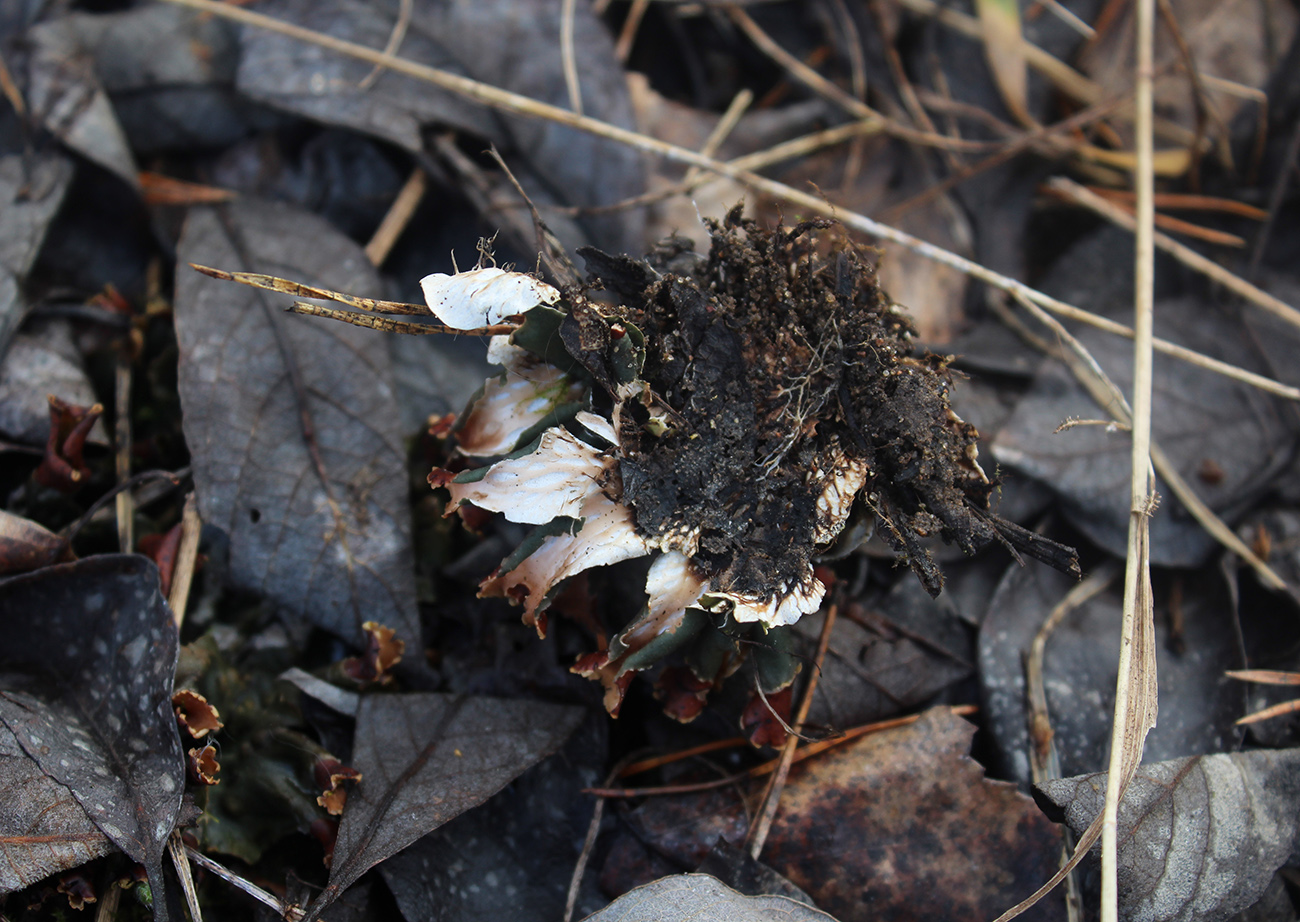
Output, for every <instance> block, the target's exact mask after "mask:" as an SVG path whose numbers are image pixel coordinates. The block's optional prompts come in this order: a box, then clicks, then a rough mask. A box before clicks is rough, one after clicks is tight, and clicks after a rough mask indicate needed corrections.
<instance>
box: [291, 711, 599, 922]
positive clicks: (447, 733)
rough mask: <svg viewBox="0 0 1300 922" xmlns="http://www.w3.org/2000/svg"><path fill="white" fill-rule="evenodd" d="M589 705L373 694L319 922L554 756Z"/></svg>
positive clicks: (356, 744) (317, 906)
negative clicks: (416, 846) (358, 777)
mask: <svg viewBox="0 0 1300 922" xmlns="http://www.w3.org/2000/svg"><path fill="white" fill-rule="evenodd" d="M581 719H582V709H581V708H574V707H562V706H559V705H554V704H545V703H542V702H536V701H508V700H504V699H496V698H463V697H457V696H453V695H435V694H407V695H369V696H366V697H365V698H363V699H362V701H361V706H360V708H359V709H358V711H357V730H356V736H355V738H354V740H353V756H352V761H353V764H354V766H355V767H356V768H357V769H358V770H359V771H360V772H361V773H362V775H363V776H364V777H363V779H362V781H361V784H360V785H358V787H357V789H356V790H355V791H353V792H352V794H351V795H350V796H349V797H348V807H347V810H346V811H344V814H343V821H342V823H341V824H340V826H339V832H338V841H337V843H336V845H335V851H334V861H333V864H332V866H331V868H330V880H329V886H327V887H326V888H325V890H324V891H323V892H322V893H321V894H320V896H319V897H317V899H316V900H315V901H314V902H313V903H312V905H311V907H310V909H309V911H308V914H307V919H306V920H304V922H312V920H314V919H316V918H318V917H319V916H320V914H321V912H323V911H324V910H325V909H326V908H327V907H328V906H329V905H330V904H331V903H333V902H334V901H335V900H336V899H338V898H339V896H341V895H342V893H343V891H344V890H346V889H347V888H348V887H349V886H351V885H352V883H353V882H354V881H356V880H357V878H359V877H360V876H361V875H362V874H364V873H365V872H366V871H368V870H369V869H370V868H372V867H374V866H375V865H376V864H378V863H379V862H381V861H383V860H384V859H385V858H388V857H390V856H392V855H394V854H396V853H397V852H398V851H400V850H402V849H403V848H405V847H406V846H408V845H410V844H411V843H412V842H414V841H415V840H416V839H418V838H420V837H421V836H423V835H424V834H425V833H428V832H430V831H432V830H434V829H436V828H438V827H439V826H441V825H442V824H443V823H445V822H447V821H448V820H450V819H452V818H453V817H455V816H458V815H459V814H461V813H463V812H465V811H466V810H468V809H470V808H471V807H476V806H478V805H479V804H481V803H483V801H485V800H487V799H488V798H489V797H491V796H492V795H493V794H495V793H496V792H497V791H499V790H501V788H503V787H505V785H506V784H508V783H509V782H510V781H512V780H513V779H514V778H516V777H518V776H519V775H520V774H521V773H522V772H523V771H524V770H525V769H527V768H529V767H530V766H531V765H533V764H535V763H536V762H538V761H540V760H541V759H543V758H545V757H546V756H547V755H550V753H552V752H554V751H555V750H556V749H557V748H559V746H560V745H561V744H562V743H563V742H564V741H565V740H566V739H567V738H568V736H569V734H570V733H572V732H573V730H574V729H575V728H576V727H577V726H578V723H579V721H580V720H581Z"/></svg>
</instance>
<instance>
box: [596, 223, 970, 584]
mask: <svg viewBox="0 0 1300 922" xmlns="http://www.w3.org/2000/svg"><path fill="white" fill-rule="evenodd" d="M710 229H711V233H712V247H711V250H710V254H709V256H708V258H707V259H704V258H701V257H695V256H694V254H692V253H690V252H689V251H688V250H686V249H685V248H684V246H682V245H681V244H677V243H674V242H672V241H669V242H668V243H666V244H664V245H661V246H660V248H659V249H658V250H657V251H656V252H655V253H654V254H652V255H651V256H650V257H649V258H648V260H647V261H646V262H644V263H641V262H639V261H634V260H628V259H626V258H616V257H607V256H605V255H604V254H600V253H597V252H594V251H586V252H585V253H584V255H585V256H586V257H587V259H588V268H589V269H590V270H592V273H593V276H594V277H595V278H596V279H597V280H598V281H599V282H600V283H601V284H602V285H603V286H604V287H605V288H607V289H609V290H610V291H612V292H614V293H615V295H616V296H617V297H618V299H619V301H620V303H621V308H620V309H619V310H618V312H617V314H618V317H612V316H608V315H605V314H603V313H602V310H601V309H598V308H595V307H590V306H587V307H586V309H585V310H584V309H582V308H579V309H575V311H574V316H575V317H576V318H577V319H576V320H575V327H578V328H580V327H587V328H591V327H595V326H604V327H606V328H612V327H613V326H614V325H616V324H618V323H620V322H624V323H631V324H633V325H635V327H636V328H637V329H638V330H639V331H640V332H641V333H642V334H643V336H644V364H643V367H642V368H641V371H640V376H639V382H640V383H638V385H637V386H636V387H628V386H626V385H623V386H620V385H617V384H615V385H614V386H613V387H612V388H610V396H611V398H612V399H613V401H614V403H615V409H614V414H613V416H614V419H615V420H616V424H617V429H618V434H619V439H620V444H621V460H620V472H621V475H622V484H623V490H624V501H625V502H627V503H628V504H630V505H631V506H632V508H633V510H634V513H635V520H636V525H637V528H638V529H639V530H641V531H642V532H643V533H644V534H645V535H647V536H649V537H650V538H651V539H653V540H655V541H657V542H660V544H661V546H665V547H671V548H673V549H677V550H681V551H682V552H683V553H686V554H688V555H689V556H690V557H691V558H692V559H693V561H694V562H695V565H696V566H697V567H698V568H699V570H700V571H701V572H702V573H705V574H708V575H709V577H710V579H711V581H712V585H713V587H714V589H716V590H719V591H722V592H725V593H735V594H741V595H745V596H749V597H756V598H768V597H771V596H773V595H776V594H780V593H788V592H790V591H791V590H792V588H793V587H796V586H799V585H800V584H806V583H807V581H808V580H809V579H811V566H810V561H811V559H812V557H813V555H814V554H815V553H817V551H818V550H819V548H821V547H823V546H824V545H825V544H826V543H828V542H829V541H831V540H832V539H833V538H834V537H835V535H836V534H838V532H839V530H840V528H841V527H842V526H843V523H844V520H845V518H846V517H847V515H848V511H849V506H850V505H851V504H852V502H853V500H854V497H855V496H856V495H858V494H859V493H861V494H863V496H864V500H865V502H866V503H868V504H870V505H871V506H872V507H873V509H874V512H875V513H877V514H879V515H880V516H881V517H882V518H883V519H884V520H885V523H886V526H887V527H886V534H887V536H888V537H889V539H890V540H891V541H893V542H894V543H895V544H896V545H897V546H898V547H899V548H900V550H902V551H904V552H905V553H906V554H907V556H908V557H909V559H910V560H911V561H912V563H913V566H914V567H915V568H916V569H917V572H918V575H920V576H921V578H922V580H923V581H925V582H926V585H927V588H930V589H931V591H938V588H939V586H940V585H941V582H940V577H939V575H938V571H937V569H936V568H935V567H934V566H933V564H932V563H931V562H930V561H929V557H928V555H927V553H926V551H925V549H924V548H923V547H922V544H921V541H922V539H923V538H924V537H926V536H928V535H929V534H931V533H934V534H940V535H942V536H943V537H944V538H946V539H948V540H950V541H955V542H956V543H958V544H959V545H961V546H962V547H964V548H966V549H968V550H973V549H974V547H975V546H976V545H978V544H981V543H983V542H984V541H986V540H987V539H988V538H989V537H991V536H992V530H991V529H990V527H989V526H988V525H987V524H986V523H985V522H984V521H983V520H982V519H981V518H980V517H979V512H980V511H982V510H984V509H986V508H987V503H988V495H989V490H990V486H989V483H988V481H987V478H985V477H984V475H983V472H982V471H980V469H979V467H978V464H976V463H975V462H974V460H973V459H974V457H975V442H976V439H977V433H976V432H975V430H974V428H973V427H971V426H969V425H966V424H965V423H963V422H961V420H960V419H958V418H957V417H956V416H955V414H953V413H952V411H951V409H950V408H949V405H948V387H949V374H948V371H947V367H946V362H945V361H944V360H943V359H942V358H940V357H936V356H930V355H917V354H916V352H915V350H914V348H913V345H912V338H913V334H912V329H911V326H910V325H909V323H908V322H907V319H906V317H905V316H904V315H903V314H902V313H901V312H900V311H899V310H897V309H896V308H895V307H894V306H893V305H892V304H891V302H890V300H889V298H888V297H887V296H886V295H885V293H884V292H883V291H882V290H881V289H880V286H879V284H878V280H877V277H876V272H875V269H874V268H873V267H872V265H871V264H870V263H869V262H868V261H867V260H865V259H864V258H863V257H862V256H861V255H860V253H859V252H858V250H857V249H856V248H855V247H854V246H852V245H851V244H850V242H849V241H847V240H846V239H845V238H844V235H843V233H842V231H841V229H840V228H839V227H838V225H834V224H833V223H832V222H829V221H824V220H819V221H806V222H803V223H800V224H797V225H795V226H794V227H790V228H786V227H781V226H778V227H777V228H775V229H772V230H765V229H762V228H760V227H759V226H758V225H757V224H755V223H754V222H751V221H743V220H741V219H740V218H739V215H738V214H736V213H733V214H732V215H730V216H728V218H727V220H726V221H725V222H723V223H722V224H711V225H710ZM584 315H585V316H584ZM593 315H600V316H602V317H603V318H604V322H603V323H602V322H600V321H597V320H595V319H594V317H593ZM588 338H589V340H591V339H592V337H591V336H590V334H589V336H588ZM604 353H605V354H608V350H604ZM584 364H587V365H588V367H589V368H590V367H592V365H593V364H598V363H591V362H586V363H584ZM593 374H594V376H595V377H596V378H597V379H598V380H600V379H601V378H602V377H604V378H606V380H611V376H610V375H609V374H607V373H603V369H593Z"/></svg>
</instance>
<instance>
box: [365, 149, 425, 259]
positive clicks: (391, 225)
mask: <svg viewBox="0 0 1300 922" xmlns="http://www.w3.org/2000/svg"><path fill="white" fill-rule="evenodd" d="M428 186H429V182H428V179H427V178H426V177H425V173H424V170H423V169H422V168H421V167H418V166H417V167H416V168H415V169H414V170H412V171H411V175H410V176H408V177H407V179H406V182H405V183H404V184H403V185H402V188H401V191H399V192H398V193H397V198H395V199H393V204H392V205H390V206H388V211H387V212H386V213H385V214H384V219H383V220H382V221H380V222H379V227H377V228H376V229H375V232H374V234H373V235H372V236H371V238H370V241H369V242H368V243H367V244H366V259H368V260H370V264H371V265H372V266H382V265H383V264H384V260H386V259H388V254H389V253H391V252H392V251H393V247H394V246H396V245H397V241H398V239H399V238H400V237H401V236H402V232H403V231H405V230H406V225H408V224H410V223H411V218H413V217H414V216H415V211H416V209H417V208H419V207H420V202H421V201H422V200H423V199H424V193H425V191H426V190H427V189H428Z"/></svg>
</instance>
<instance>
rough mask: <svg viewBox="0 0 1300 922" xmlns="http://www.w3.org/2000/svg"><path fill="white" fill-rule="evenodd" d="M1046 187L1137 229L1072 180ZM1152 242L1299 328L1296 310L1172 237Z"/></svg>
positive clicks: (1130, 220) (1120, 212)
mask: <svg viewBox="0 0 1300 922" xmlns="http://www.w3.org/2000/svg"><path fill="white" fill-rule="evenodd" d="M1048 186H1049V187H1050V188H1051V189H1052V190H1053V191H1055V192H1058V193H1060V194H1061V195H1063V196H1065V197H1066V198H1068V199H1069V200H1070V201H1072V202H1077V203H1078V204H1080V205H1083V206H1085V207H1086V208H1089V209H1091V210H1092V211H1095V212H1096V213H1097V214H1099V215H1101V216H1102V217H1104V218H1106V219H1107V220H1108V221H1111V222H1113V223H1115V224H1118V225H1119V226H1120V227H1123V228H1125V229H1126V230H1129V231H1133V230H1135V229H1136V227H1137V224H1136V221H1135V219H1134V217H1133V216H1132V215H1130V214H1129V213H1128V212H1126V211H1125V210H1124V209H1123V208H1120V207H1118V206H1116V205H1115V204H1113V203H1112V202H1108V201H1106V199H1104V198H1103V197H1102V196H1100V195H1097V194H1096V193H1095V192H1093V191H1091V190H1090V189H1088V188H1086V187H1084V186H1081V185H1079V184H1078V183H1076V182H1074V181H1073V180H1070V179H1066V178H1065V177H1064V176H1057V177H1055V178H1053V179H1051V180H1050V181H1049V182H1048ZM1153 238H1154V240H1155V243H1156V245H1157V246H1159V247H1160V249H1162V250H1164V251H1165V252H1166V253H1169V254H1170V255H1171V256H1173V257H1174V258H1175V259H1177V260H1178V261H1179V262H1181V263H1183V264H1184V265H1186V266H1190V267H1191V268H1193V269H1195V270H1196V271H1197V272H1200V273H1203V274H1204V275H1206V276H1208V277H1209V278H1211V279H1213V280H1214V281H1215V282H1218V283H1219V284H1220V285H1222V286H1223V287H1224V288H1226V289H1228V290H1229V291H1231V292H1232V293H1233V294H1236V295H1240V296H1241V297H1242V298H1245V299H1246V300H1247V301H1249V302H1250V303H1252V304H1254V305H1256V306H1258V307H1260V308H1262V309H1263V310H1266V311H1268V312H1269V313H1270V314H1272V315H1273V316H1274V317H1278V318H1280V319H1282V320H1285V321H1286V322H1287V323H1290V324H1293V325H1295V326H1300V310H1296V309H1295V308H1294V307H1292V306H1291V305H1289V304H1287V303H1286V302H1284V301H1281V300H1279V299H1278V298H1275V297H1273V296H1272V295H1271V294H1269V293H1268V292H1266V291H1263V290H1261V289H1259V288H1257V287H1256V286H1254V285H1252V284H1251V283H1250V282H1248V281H1246V280H1245V279H1243V278H1242V277H1241V276H1239V275H1235V274H1233V273H1232V272H1229V271H1228V270H1227V269H1225V268H1223V267H1222V266H1220V265H1219V264H1218V263H1216V262H1214V261H1213V260H1210V259H1207V258H1206V257H1204V256H1202V255H1201V254H1200V253H1197V252H1196V251H1195V250H1193V249H1192V248H1191V247H1188V246H1186V245H1184V244H1182V243H1179V242H1178V241H1177V240H1174V239H1173V238H1172V237H1167V236H1165V235H1164V234H1160V233H1153Z"/></svg>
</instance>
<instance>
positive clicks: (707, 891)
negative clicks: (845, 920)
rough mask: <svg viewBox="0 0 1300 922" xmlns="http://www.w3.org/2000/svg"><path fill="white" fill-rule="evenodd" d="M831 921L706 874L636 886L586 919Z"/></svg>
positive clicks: (633, 921) (609, 921)
mask: <svg viewBox="0 0 1300 922" xmlns="http://www.w3.org/2000/svg"><path fill="white" fill-rule="evenodd" d="M660 919H690V920H692V922H833V919H832V917H831V916H829V915H827V914H826V913H824V912H821V911H820V910H818V909H814V908H813V907H812V906H809V905H807V904H806V903H800V902H798V901H796V900H792V899H789V898H788V897H784V896H745V895H744V894H741V893H737V892H736V891H735V890H732V889H731V888H730V887H727V886H726V885H724V884H722V883H721V882H719V881H718V880H717V879H716V878H713V877H710V876H708V875H707V874H679V875H677V876H674V877H665V878H663V879H662V880H656V881H654V882H653V883H649V884H645V885H643V886H641V887H637V888H636V889H635V890H633V891H632V892H631V893H627V894H624V895H623V896H621V897H619V898H618V899H617V900H615V901H614V902H612V903H610V904H609V905H608V906H606V907H605V908H604V909H602V910H601V911H600V912H598V913H596V914H595V915H591V916H588V917H587V919H586V922H659V920H660Z"/></svg>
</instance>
